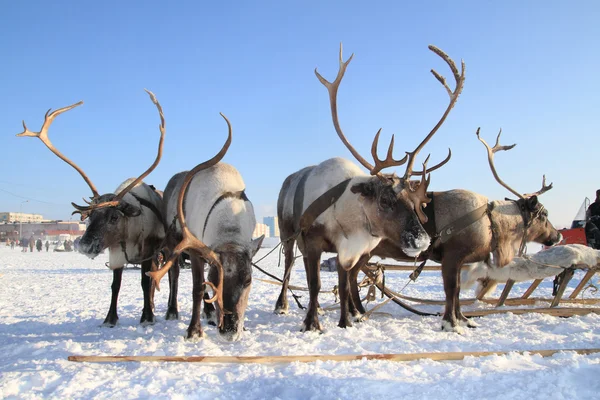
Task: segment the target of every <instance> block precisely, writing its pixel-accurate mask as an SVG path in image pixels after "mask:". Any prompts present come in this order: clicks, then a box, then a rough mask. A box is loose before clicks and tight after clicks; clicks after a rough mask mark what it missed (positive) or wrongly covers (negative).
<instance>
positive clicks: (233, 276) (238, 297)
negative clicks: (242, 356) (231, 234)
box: [208, 235, 264, 342]
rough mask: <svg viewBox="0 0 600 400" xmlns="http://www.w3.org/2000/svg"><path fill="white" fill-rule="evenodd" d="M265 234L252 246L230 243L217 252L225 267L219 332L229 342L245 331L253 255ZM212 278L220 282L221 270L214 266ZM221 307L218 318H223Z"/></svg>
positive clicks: (254, 241)
mask: <svg viewBox="0 0 600 400" xmlns="http://www.w3.org/2000/svg"><path fill="white" fill-rule="evenodd" d="M263 239H264V235H263V236H261V237H259V238H257V239H254V240H252V241H251V242H250V243H251V246H250V248H247V247H245V246H240V245H237V244H231V243H226V244H224V245H221V246H218V247H217V248H216V249H215V253H216V254H217V255H218V257H219V261H220V262H221V265H222V266H223V309H224V310H227V312H225V313H224V314H223V325H222V326H221V327H219V335H220V336H221V338H223V339H224V340H226V341H228V342H232V341H235V340H238V339H239V338H240V336H241V334H242V332H243V330H244V315H245V313H246V307H247V306H248V297H249V295H250V289H251V288H252V258H253V257H254V255H255V254H256V252H257V251H258V250H259V249H260V246H261V244H262V241H263ZM208 279H209V280H210V281H211V282H212V283H213V284H215V285H216V284H218V279H219V275H218V269H217V268H214V267H213V268H211V269H210V271H209V273H208ZM219 313H221V310H220V309H217V318H218V320H220V319H221V317H220V314H219Z"/></svg>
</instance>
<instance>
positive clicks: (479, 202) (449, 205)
mask: <svg viewBox="0 0 600 400" xmlns="http://www.w3.org/2000/svg"><path fill="white" fill-rule="evenodd" d="M500 133H501V131H500ZM500 133H499V134H498V137H497V139H496V144H495V145H494V147H490V146H489V145H488V144H487V143H486V142H485V141H484V140H483V139H482V138H481V137H480V136H479V129H477V138H478V139H479V140H480V141H481V142H482V143H483V144H484V145H485V147H486V149H487V154H488V162H489V165H490V168H491V170H492V173H493V175H494V177H495V179H496V180H497V181H498V183H500V184H501V185H502V186H503V187H505V188H506V189H508V190H509V191H510V192H511V193H512V194H514V195H515V196H517V197H518V200H504V201H491V202H490V201H489V200H488V199H487V198H486V197H485V196H482V195H480V194H477V193H473V192H470V191H467V190H461V189H456V190H449V191H444V192H429V193H428V196H429V197H430V198H431V200H432V201H431V203H429V205H428V206H427V208H426V209H425V211H426V213H427V215H428V216H430V223H429V224H426V225H425V229H426V230H427V232H428V233H429V235H430V236H431V237H432V238H433V240H432V243H431V247H430V248H429V249H428V250H427V251H425V252H424V253H423V255H422V256H421V257H420V258H419V260H426V259H431V260H433V261H436V262H439V263H441V264H442V278H443V281H444V291H445V294H446V308H445V311H444V316H443V320H442V329H443V330H451V331H455V332H459V333H460V332H461V331H462V328H461V325H466V326H468V327H471V328H472V327H475V326H476V325H475V323H474V322H473V321H470V320H467V318H466V317H465V316H464V315H463V314H462V312H461V311H460V303H459V294H460V271H461V267H462V266H463V265H464V264H466V263H473V262H478V261H485V262H487V263H488V264H490V265H492V266H494V267H497V268H501V267H503V266H505V265H507V264H508V263H509V262H510V261H511V260H512V259H513V258H514V257H515V256H516V255H517V254H518V253H519V252H520V251H521V250H523V248H524V246H525V244H526V243H527V242H536V243H541V244H544V245H546V246H552V245H554V244H557V243H559V242H560V241H561V240H562V235H561V234H560V232H558V231H557V230H556V229H555V228H554V226H553V225H552V224H551V223H550V221H549V220H548V212H547V211H546V209H545V208H544V206H543V205H542V204H541V203H540V202H539V200H538V196H539V195H541V194H543V193H545V192H547V191H548V190H550V189H552V184H550V185H546V179H545V177H544V179H543V180H542V188H541V189H540V190H539V191H537V192H535V193H531V194H525V195H522V194H520V193H519V192H517V191H516V190H514V189H512V188H511V187H510V186H508V185H507V184H506V183H504V182H503V181H502V180H501V179H500V177H499V176H498V173H497V172H496V168H495V166H494V154H495V153H496V152H498V151H501V150H510V149H512V148H513V147H514V146H515V145H514V144H513V145H511V146H501V145H500V144H499V141H500ZM371 255H374V256H379V257H382V258H393V259H396V260H401V261H414V260H415V258H414V257H410V256H409V255H407V254H405V253H403V252H401V251H398V248H397V247H396V246H394V245H393V244H391V243H388V242H385V241H384V242H382V243H381V244H380V245H379V246H378V247H377V248H376V249H375V250H373V252H371ZM362 261H363V263H362V264H361V265H357V266H356V268H354V269H353V270H352V271H351V272H350V273H349V276H348V279H349V285H350V291H351V304H349V307H350V309H351V310H352V311H354V314H355V315H356V316H359V315H360V313H364V312H365V310H364V308H363V306H362V304H361V302H360V297H359V294H358V286H357V282H356V277H357V275H358V272H359V271H360V268H361V267H362V266H364V265H365V264H366V262H367V261H368V260H367V259H363V260H362Z"/></svg>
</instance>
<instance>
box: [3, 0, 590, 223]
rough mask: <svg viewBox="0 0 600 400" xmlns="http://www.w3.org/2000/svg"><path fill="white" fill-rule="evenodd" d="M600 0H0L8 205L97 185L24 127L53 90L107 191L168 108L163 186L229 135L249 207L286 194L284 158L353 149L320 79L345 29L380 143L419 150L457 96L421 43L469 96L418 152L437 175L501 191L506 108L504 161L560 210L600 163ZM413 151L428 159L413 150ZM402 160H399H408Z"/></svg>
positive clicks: (143, 162) (140, 163) (565, 219)
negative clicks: (456, 66)
mask: <svg viewBox="0 0 600 400" xmlns="http://www.w3.org/2000/svg"><path fill="white" fill-rule="evenodd" d="M599 20H600V3H599V2H596V1H579V2H566V1H527V2H523V1H501V2H490V1H465V2H461V1H458V2H437V1H428V2H399V1H373V2H366V1H360V2H359V1H320V2H316V1H315V2H313V1H302V2H300V1H222V2H191V1H190V2H183V1H180V2H169V3H167V2H158V1H143V2H141V1H128V2H112V1H103V2H74V1H72V2H68V1H54V2H41V1H38V2H5V3H4V4H3V7H2V13H0V29H1V32H0V33H1V34H0V52H1V54H2V57H1V60H2V61H1V62H0V77H1V78H0V88H1V89H0V93H1V95H0V132H2V134H1V135H0V149H2V164H1V165H2V173H1V174H0V211H9V210H10V211H18V209H19V206H20V203H21V201H23V200H24V199H26V198H29V199H31V200H30V201H29V202H28V203H25V204H23V211H26V212H37V213H41V214H44V216H46V217H48V218H58V219H68V218H69V215H70V212H71V211H72V209H71V206H70V202H71V201H79V200H80V199H81V197H83V196H88V195H89V194H90V190H89V188H88V187H87V186H86V184H85V182H84V181H83V180H82V179H81V178H80V177H79V175H78V174H77V173H76V172H75V171H74V170H73V169H72V168H71V167H69V166H68V165H67V164H65V163H64V162H62V161H60V160H59V159H58V158H56V157H55V156H54V155H53V154H52V153H50V152H49V151H48V150H47V149H46V148H45V146H43V144H42V143H41V142H40V141H39V140H38V139H33V138H17V137H15V134H16V133H19V132H20V131H21V130H22V127H21V120H23V119H25V121H26V122H27V124H28V127H29V128H30V129H32V130H38V129H39V127H40V126H41V123H42V120H43V115H44V113H45V111H46V110H47V109H48V108H59V107H63V106H66V105H69V104H72V103H75V102H77V101H79V100H84V102H85V104H84V105H83V106H81V107H78V108H77V109H75V110H72V111H70V112H68V113H66V114H63V115H61V116H60V117H58V119H57V120H56V121H55V122H54V124H53V125H52V128H51V129H50V137H51V138H52V141H53V142H54V144H55V145H56V146H57V147H58V148H59V149H60V150H61V151H62V152H63V153H64V154H66V155H67V156H68V157H69V158H71V159H72V160H74V161H75V162H76V163H78V165H80V166H81V167H82V168H83V169H84V170H85V171H86V172H87V174H88V175H89V176H90V177H91V179H92V181H93V182H94V183H95V184H96V186H97V187H98V189H99V191H100V192H102V193H108V192H111V191H113V190H114V189H115V188H116V187H117V186H118V185H119V184H120V182H122V181H123V180H125V179H126V178H128V177H130V176H136V175H138V174H140V173H141V172H142V171H143V170H144V169H146V168H147V166H148V165H150V163H151V162H152V160H153V159H154V156H155V151H156V146H157V142H158V137H159V131H158V128H157V126H158V122H159V119H158V115H157V113H156V109H155V108H154V106H153V105H152V103H151V102H150V101H149V99H148V97H147V95H146V94H145V93H144V91H143V88H148V89H150V90H152V91H153V92H154V93H155V94H156V96H157V97H158V99H159V100H160V102H161V104H162V105H163V108H164V111H165V117H166V121H167V135H166V141H165V150H164V156H163V159H162V162H161V164H160V165H159V166H158V168H157V169H156V170H155V171H154V172H153V173H152V174H151V175H150V176H149V177H148V178H147V179H146V182H148V183H153V184H154V185H156V186H157V187H158V188H164V187H165V186H166V183H167V182H168V180H169V179H170V177H171V176H173V175H174V174H175V173H177V172H179V171H182V170H187V169H190V168H192V167H193V166H194V165H195V164H197V163H199V162H201V161H203V160H205V159H207V158H209V157H211V156H212V155H213V154H214V153H215V152H216V151H218V149H219V148H220V147H221V145H222V143H223V141H224V140H225V138H226V125H225V123H224V122H223V120H222V119H221V117H220V116H219V114H218V113H219V112H223V113H224V114H225V115H227V116H228V117H229V119H230V120H231V122H232V125H233V129H234V136H233V144H232V146H231V148H230V150H229V152H228V154H227V155H226V157H225V160H224V161H225V162H228V163H231V164H233V165H234V166H236V167H237V168H238V169H239V170H240V172H241V173H242V175H243V177H244V180H245V182H246V185H247V193H248V196H249V197H250V199H251V200H252V201H253V203H254V205H255V209H256V212H257V217H258V218H259V219H260V220H262V217H263V216H266V215H274V214H275V204H276V201H277V195H278V193H279V189H280V187H281V183H282V182H283V180H284V179H285V177H286V176H288V175H289V174H291V173H293V172H295V171H297V170H298V169H300V168H302V167H304V166H306V165H311V164H316V163H319V162H321V161H323V160H325V159H327V158H330V157H334V156H342V157H346V158H351V157H352V156H351V154H350V153H349V152H348V150H347V149H346V148H345V147H344V146H343V144H342V143H341V142H340V141H339V139H338V138H337V136H336V134H335V131H334V130H333V126H332V124H331V117H330V111H329V104H328V98H327V92H326V90H325V88H323V86H322V85H321V84H320V83H319V82H318V81H317V79H316V77H315V76H314V73H313V70H314V68H315V67H318V68H319V71H320V72H321V73H322V74H323V75H324V76H325V77H326V78H328V79H330V80H331V79H333V78H334V76H335V73H336V72H337V52H338V46H339V43H340V41H342V42H343V43H344V52H345V57H347V56H349V55H350V54H351V53H354V54H355V58H354V60H353V61H352V63H351V64H350V66H349V68H348V71H347V73H346V77H345V79H344V82H343V83H342V86H341V89H340V92H339V96H338V98H339V110H340V121H341V124H342V126H343V127H344V130H345V133H346V135H347V137H348V139H349V140H350V141H351V143H352V144H353V145H354V146H355V147H356V148H357V149H358V150H359V151H360V152H361V153H362V154H363V155H364V156H365V157H368V156H369V151H370V145H371V141H372V139H373V136H374V134H375V132H376V131H377V130H378V129H379V128H383V131H382V137H381V140H380V153H381V154H383V152H384V151H385V147H386V146H387V143H388V141H389V138H390V136H391V134H392V133H395V134H396V147H395V149H396V152H395V154H396V155H397V156H401V155H402V154H403V153H402V152H403V151H406V150H412V149H414V147H416V146H417V144H418V143H419V142H420V141H421V139H422V138H423V137H424V136H425V135H426V134H427V133H428V132H429V130H430V129H431V128H432V127H433V125H434V124H435V123H436V122H437V120H438V119H439V117H440V116H441V113H442V112H443V110H444V109H445V107H446V105H447V102H448V96H447V94H446V92H445V90H444V89H443V88H442V87H441V85H440V84H439V83H438V82H437V81H436V80H435V79H434V78H433V76H432V75H431V74H430V73H429V70H430V69H431V68H435V69H436V70H437V71H438V72H440V73H441V74H443V75H445V76H446V77H448V78H450V76H451V74H450V72H449V69H448V67H447V66H446V65H445V64H444V63H443V62H442V61H441V60H440V59H439V58H438V57H437V56H436V55H434V54H433V53H432V52H430V51H429V50H428V49H427V45H429V44H435V45H436V46H438V47H440V48H441V49H443V50H445V51H446V52H447V53H448V54H449V55H450V56H451V57H452V58H454V59H455V60H456V61H457V62H459V60H460V59H461V58H462V59H464V60H465V63H466V65H467V72H466V82H465V87H464V91H463V94H462V96H461V97H460V99H459V101H458V103H457V105H456V107H455V109H454V110H453V111H452V113H451V114H450V116H449V117H448V120H447V121H446V123H445V124H444V126H443V127H442V128H441V129H440V131H439V132H438V134H437V135H436V136H435V137H434V138H433V139H432V140H431V142H430V143H429V144H428V145H427V146H426V148H425V149H424V150H423V152H422V153H423V154H422V155H421V157H420V158H419V160H420V161H422V159H423V158H424V157H425V156H426V155H427V153H432V161H435V160H441V159H442V158H443V157H445V155H446V152H447V148H448V147H451V148H452V151H453V157H452V160H451V162H450V163H449V164H448V165H447V166H445V167H444V168H443V169H441V170H440V171H436V172H435V173H434V174H433V175H432V184H431V187H430V188H431V189H433V190H447V189H452V188H463V189H468V190H472V191H475V192H478V193H481V194H483V195H486V196H488V197H490V198H491V199H503V198H504V197H506V196H509V195H510V193H509V192H508V191H507V190H506V189H504V188H502V187H500V185H499V184H498V183H496V182H495V181H494V179H493V177H492V174H491V172H490V170H489V168H488V165H487V158H486V153H485V150H484V148H483V146H482V145H481V144H480V143H479V142H478V141H477V139H476V137H475V130H476V129H477V127H478V126H481V128H482V134H483V136H484V137H485V138H486V139H487V140H488V142H493V141H494V139H495V135H496V134H497V132H498V130H499V128H502V129H503V143H505V144H509V143H514V142H516V143H518V145H517V147H516V148H515V149H514V150H512V151H511V152H508V153H500V154H498V155H497V156H496V158H497V161H496V166H497V169H498V171H499V173H500V175H501V177H502V178H503V179H504V180H505V181H506V182H508V183H509V184H510V185H511V186H512V187H514V188H515V189H516V190H517V191H519V192H523V193H525V192H532V191H536V190H538V189H539V188H540V186H541V177H542V175H543V174H546V176H547V179H548V181H551V182H553V183H554V189H553V190H551V191H550V192H548V193H546V194H544V195H543V196H542V198H541V200H542V202H543V203H544V204H545V205H546V207H547V208H548V209H549V211H550V217H551V220H552V221H554V223H555V225H558V226H564V225H569V224H570V221H571V219H572V218H573V216H574V215H575V213H576V212H577V209H578V207H579V205H580V204H581V202H582V201H583V198H584V197H585V196H588V197H593V195H594V192H595V190H596V189H598V188H600V182H599V181H598V172H599V168H598V150H599V148H600V147H599V144H598V125H599V124H598V115H599V111H598V110H599V109H600V95H599V94H600V82H599V80H598V79H597V71H598V70H599V67H600V65H599V64H600V62H599V61H600V57H599V55H598V51H597V49H598V39H599V38H600V23H599V22H598V21H599ZM420 161H419V162H420ZM398 173H400V174H402V173H403V168H402V167H400V170H399V171H398Z"/></svg>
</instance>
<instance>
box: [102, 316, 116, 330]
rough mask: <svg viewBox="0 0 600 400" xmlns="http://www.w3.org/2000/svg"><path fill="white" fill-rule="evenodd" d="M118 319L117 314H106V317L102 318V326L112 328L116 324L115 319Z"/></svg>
mask: <svg viewBox="0 0 600 400" xmlns="http://www.w3.org/2000/svg"><path fill="white" fill-rule="evenodd" d="M118 320H119V317H118V316H117V315H110V314H109V315H107V316H106V318H105V319H104V322H103V323H102V326H104V327H107V328H114V327H115V325H117V321H118Z"/></svg>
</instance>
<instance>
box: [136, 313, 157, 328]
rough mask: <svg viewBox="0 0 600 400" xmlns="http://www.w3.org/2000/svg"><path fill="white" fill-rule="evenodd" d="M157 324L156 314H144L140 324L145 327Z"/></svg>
mask: <svg viewBox="0 0 600 400" xmlns="http://www.w3.org/2000/svg"><path fill="white" fill-rule="evenodd" d="M155 323H156V317H155V316H154V314H145V313H144V314H142V317H141V318H140V324H142V325H143V326H148V325H154V324H155Z"/></svg>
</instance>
